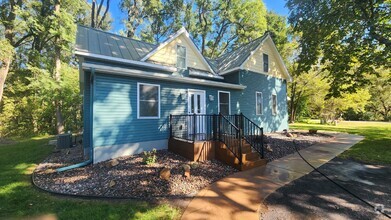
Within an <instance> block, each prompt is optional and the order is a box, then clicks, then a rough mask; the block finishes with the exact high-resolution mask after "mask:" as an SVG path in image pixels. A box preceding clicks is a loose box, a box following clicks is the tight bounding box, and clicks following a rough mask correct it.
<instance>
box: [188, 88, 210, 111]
mask: <svg viewBox="0 0 391 220" xmlns="http://www.w3.org/2000/svg"><path fill="white" fill-rule="evenodd" d="M190 92H199V93H202V94H203V95H204V102H203V103H202V109H201V113H200V114H206V91H205V90H200V89H187V112H190V109H189V97H190Z"/></svg>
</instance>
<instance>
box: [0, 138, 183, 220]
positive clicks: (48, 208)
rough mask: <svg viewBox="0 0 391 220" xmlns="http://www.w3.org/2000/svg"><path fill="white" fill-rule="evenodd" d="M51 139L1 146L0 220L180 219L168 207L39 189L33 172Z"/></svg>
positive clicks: (49, 150)
mask: <svg viewBox="0 0 391 220" xmlns="http://www.w3.org/2000/svg"><path fill="white" fill-rule="evenodd" d="M48 141H49V139H48V138H42V137H39V138H31V139H22V140H18V143H15V144H9V145H0V195H1V196H0V204H1V206H0V208H1V211H0V219H31V218H33V219H45V218H56V219H177V218H178V217H179V214H180V213H179V210H178V209H176V208H173V207H171V206H169V205H155V204H150V203H147V202H139V201H92V200H81V199H71V198H64V197H56V196H52V195H50V194H47V193H42V192H41V191H39V190H37V189H36V188H35V187H34V186H33V185H32V183H31V173H32V171H33V170H34V169H35V167H36V166H37V165H38V163H40V162H41V161H42V160H43V159H44V158H45V157H47V155H48V154H49V153H50V152H52V150H53V147H52V146H48V145H46V143H47V142H48Z"/></svg>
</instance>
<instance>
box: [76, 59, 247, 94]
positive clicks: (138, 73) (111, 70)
mask: <svg viewBox="0 0 391 220" xmlns="http://www.w3.org/2000/svg"><path fill="white" fill-rule="evenodd" d="M82 68H83V69H84V70H89V69H94V70H95V72H102V73H107V74H115V75H123V76H134V77H139V78H147V79H156V80H164V81H171V82H179V83H188V84H195V85H205V86H214V87H220V88H226V89H234V90H243V89H245V88H246V86H243V85H238V84H232V83H225V82H216V81H211V80H205V79H196V78H190V77H181V76H173V75H169V74H163V73H151V72H146V71H142V70H135V69H129V68H122V67H111V66H110V67H108V66H105V65H100V64H92V63H86V62H85V63H83V64H82Z"/></svg>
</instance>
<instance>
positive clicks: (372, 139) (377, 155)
mask: <svg viewBox="0 0 391 220" xmlns="http://www.w3.org/2000/svg"><path fill="white" fill-rule="evenodd" d="M290 128H291V129H318V130H328V131H338V132H346V133H351V134H359V135H362V136H364V137H365V139H364V140H363V141H361V142H360V143H358V144H356V145H354V146H353V147H352V148H350V149H349V150H347V151H345V152H344V153H343V154H341V155H340V157H342V158H351V159H354V160H358V161H363V162H369V163H376V164H391V123H387V122H347V121H343V122H340V123H339V124H338V125H337V126H333V125H321V124H319V123H315V122H314V121H312V123H310V124H305V123H295V124H291V125H290Z"/></svg>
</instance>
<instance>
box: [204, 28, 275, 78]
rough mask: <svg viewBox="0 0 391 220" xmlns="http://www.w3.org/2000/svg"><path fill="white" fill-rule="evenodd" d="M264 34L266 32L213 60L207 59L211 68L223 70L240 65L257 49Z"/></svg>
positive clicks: (263, 38) (264, 36)
mask: <svg viewBox="0 0 391 220" xmlns="http://www.w3.org/2000/svg"><path fill="white" fill-rule="evenodd" d="M266 36H267V34H264V35H263V36H262V37H260V38H257V39H255V40H253V41H250V42H249V43H247V44H245V45H242V46H239V47H238V48H237V49H236V50H233V51H231V52H228V53H225V54H223V55H222V56H220V57H218V58H217V59H215V60H208V61H209V63H210V64H211V65H213V68H215V69H216V70H217V72H223V71H226V70H230V69H233V68H236V67H240V65H242V63H243V62H244V61H245V60H246V59H247V58H248V57H249V56H250V55H251V52H252V51H254V50H255V49H257V47H258V46H259V44H261V43H262V41H263V40H265V38H266Z"/></svg>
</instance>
